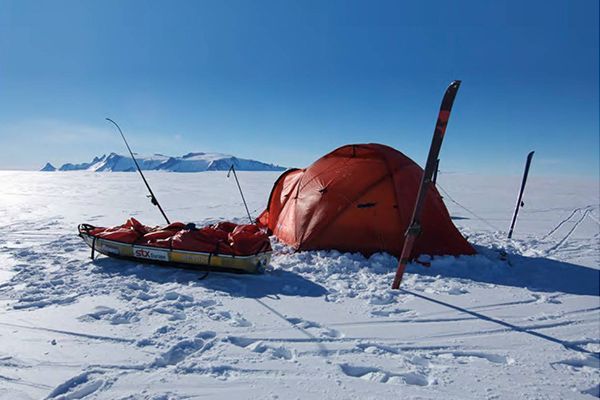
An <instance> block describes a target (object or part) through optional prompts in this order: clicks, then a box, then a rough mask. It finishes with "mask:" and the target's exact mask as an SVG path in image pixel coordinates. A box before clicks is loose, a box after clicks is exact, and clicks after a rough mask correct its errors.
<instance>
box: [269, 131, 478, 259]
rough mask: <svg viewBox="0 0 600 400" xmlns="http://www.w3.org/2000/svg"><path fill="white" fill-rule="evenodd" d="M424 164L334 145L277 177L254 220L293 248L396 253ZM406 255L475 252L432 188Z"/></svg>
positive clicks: (378, 149)
mask: <svg viewBox="0 0 600 400" xmlns="http://www.w3.org/2000/svg"><path fill="white" fill-rule="evenodd" d="M422 176H423V169H422V168H421V167H419V166H418V165H417V164H416V163H415V162H414V161H412V160H411V159H410V158H408V157H407V156H405V155H404V154H402V153H401V152H399V151H397V150H395V149H393V148H391V147H388V146H385V145H381V144H373V143H371V144H354V145H346V146H343V147H340V148H338V149H336V150H334V151H332V152H331V153H329V154H327V155H325V156H323V157H322V158H320V159H319V160H317V161H315V162H314V163H313V164H312V165H310V166H309V167H308V168H305V169H295V170H288V171H286V172H284V173H283V174H282V175H281V176H280V177H279V179H278V180H277V181H276V182H275V185H274V187H273V190H272V192H271V195H270V198H269V202H268V205H267V209H266V210H265V211H263V213H262V214H261V215H260V216H259V218H258V223H259V224H260V225H262V226H264V227H267V228H268V229H269V230H270V232H272V233H273V234H274V235H275V236H276V237H277V238H278V239H279V240H280V241H282V242H284V243H287V244H289V245H291V246H292V247H294V248H295V249H296V250H320V249H336V250H339V251H344V252H360V253H363V254H365V255H370V254H373V253H376V252H380V251H385V252H388V253H391V254H394V255H396V256H399V255H400V253H401V252H402V246H403V244H404V234H405V232H406V230H407V228H408V225H409V223H410V220H411V217H412V212H413V208H414V203H415V200H416V197H417V192H418V189H419V185H420V182H421V178H422ZM421 226H422V232H421V234H420V236H419V237H418V238H417V240H416V243H415V246H414V249H413V253H412V254H411V256H412V257H417V256H418V255H420V254H429V255H460V254H474V253H475V250H474V249H473V247H472V246H471V245H470V244H469V243H468V242H467V241H466V240H465V238H463V236H462V235H461V234H460V232H459V231H458V229H457V228H456V227H455V226H454V224H453V223H452V221H451V219H450V215H449V213H448V210H447V209H446V206H445V205H444V202H443V201H442V197H441V196H440V194H439V193H438V191H437V190H436V189H435V188H434V187H432V188H431V190H430V191H429V193H428V194H427V196H426V198H425V205H424V210H423V216H422V219H421Z"/></svg>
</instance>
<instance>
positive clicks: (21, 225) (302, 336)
mask: <svg viewBox="0 0 600 400" xmlns="http://www.w3.org/2000/svg"><path fill="white" fill-rule="evenodd" d="M277 176H278V173H269V172H262V173H253V172H241V173H239V177H240V181H241V184H242V187H243V188H244V190H245V195H246V198H247V199H248V202H249V207H250V209H251V210H252V211H253V215H254V216H256V215H257V213H258V212H259V211H260V210H261V209H262V208H263V207H264V206H265V203H266V201H267V198H268V195H269V191H270V189H271V185H272V183H273V182H274V180H275V179H276V178H277ZM147 178H148V180H149V182H150V184H151V185H152V187H153V189H154V191H155V193H156V195H157V196H158V199H159V200H160V201H161V203H162V205H163V207H164V208H165V210H166V211H167V213H168V215H169V216H170V217H171V218H172V219H173V220H182V221H186V222H188V221H191V222H196V223H199V224H203V223H209V222H213V221H216V220H220V219H232V218H234V219H235V218H237V219H238V220H239V221H243V220H244V217H243V216H244V214H245V211H244V208H243V206H242V204H241V200H240V199H239V196H238V193H237V187H236V185H235V182H234V181H233V180H232V179H227V178H226V174H225V173H224V172H207V173H203V174H173V173H165V172H149V173H148V174H147ZM0 181H1V182H2V185H1V188H2V189H0V218H1V220H2V225H0V398H6V399H40V398H47V399H81V398H85V399H129V400H132V399H190V398H227V399H250V398H251V399H277V398H278V399H324V398H327V399H350V398H353V399H354V398H356V399H384V398H389V399H392V398H393V399H397V398H408V399H412V398H414V399H417V398H418V399H438V398H444V399H498V398H501V399H513V398H518V399H567V398H568V399H579V398H581V399H586V398H587V399H592V398H594V397H597V396H598V392H599V388H600V386H599V385H600V372H599V371H600V366H599V361H598V354H599V352H600V301H599V299H600V297H599V288H598V287H599V271H598V268H599V264H600V249H599V246H600V243H599V241H600V233H599V219H600V212H599V208H598V200H599V199H598V195H599V188H598V182H590V181H587V182H586V181H581V182H577V181H573V180H565V179H563V180H560V179H550V178H538V177H536V176H535V174H532V176H531V177H530V182H529V184H528V187H527V191H526V194H525V198H524V200H525V207H524V208H523V209H522V210H521V215H520V218H519V220H518V222H517V226H516V229H515V234H514V238H513V240H507V239H505V237H506V230H507V228H508V224H509V221H510V217H511V215H512V211H513V207H514V202H515V197H516V190H517V189H518V186H519V184H520V177H511V178H508V177H507V178H497V177H481V176H475V175H473V176H466V175H452V174H443V175H441V176H440V184H441V186H442V187H443V188H444V189H445V190H446V191H447V194H446V195H445V201H446V204H447V205H448V207H449V209H450V211H451V214H452V216H453V219H454V221H455V223H456V224H457V226H459V228H460V229H461V230H462V232H463V233H464V234H465V235H467V236H468V237H469V240H470V241H471V242H472V243H474V244H476V245H477V249H478V251H479V254H478V255H475V256H470V257H459V258H452V257H435V258H434V259H433V260H431V267H429V268H425V267H423V266H421V265H417V264H411V265H410V266H409V268H408V271H407V274H406V275H405V280H404V282H403V286H402V287H403V289H402V290H400V291H393V290H390V288H389V287H390V284H391V282H392V278H393V274H394V270H395V267H396V259H395V258H394V257H392V256H390V255H387V254H376V255H374V256H372V257H370V258H365V257H363V256H361V255H359V254H340V253H339V252H336V251H316V252H302V253H293V252H292V251H291V250H290V249H289V248H287V247H285V246H283V245H281V244H278V243H276V242H274V247H275V254H274V257H273V261H272V264H271V265H270V266H269V267H268V269H267V270H266V271H265V272H264V273H263V274H260V275H229V274H218V273H212V274H210V275H209V276H208V278H206V279H205V280H198V274H197V273H194V272H192V271H184V270H175V269H168V268H162V267H156V266H149V265H142V264H139V265H138V264H136V263H131V262H123V261H118V260H113V259H109V258H107V257H103V256H100V257H98V258H97V259H96V260H95V261H93V262H92V261H91V260H90V259H89V249H88V248H87V247H86V246H85V245H84V243H83V241H82V240H81V239H80V238H78V237H77V236H76V225H77V224H78V223H81V222H88V223H92V224H96V225H112V224H119V223H122V222H123V221H124V220H125V219H126V218H127V217H128V216H130V215H133V216H135V217H136V218H138V219H140V220H141V221H143V222H144V223H147V224H160V223H162V221H161V217H160V214H159V212H158V211H157V210H156V209H155V208H154V207H153V206H152V205H151V204H150V202H149V201H148V199H147V198H146V197H145V195H146V193H145V192H144V186H143V183H142V182H141V181H140V180H139V177H138V176H137V175H134V174H127V173H113V174H95V173H93V172H69V173H63V172H55V173H52V174H48V173H42V172H0ZM454 201H456V202H457V203H455V202H454ZM459 204H460V205H459ZM462 207H466V209H468V210H470V211H467V210H466V209H465V208H462ZM472 213H474V214H476V215H477V216H479V217H482V218H483V219H479V218H478V217H475V216H474V215H473V214H472ZM500 249H506V250H507V251H508V253H509V261H510V265H509V264H508V263H506V262H503V261H501V260H499V258H498V252H497V250H500Z"/></svg>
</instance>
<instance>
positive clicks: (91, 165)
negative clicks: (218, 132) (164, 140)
mask: <svg viewBox="0 0 600 400" xmlns="http://www.w3.org/2000/svg"><path fill="white" fill-rule="evenodd" d="M135 158H136V160H137V162H138V164H139V165H140V168H141V169H142V170H155V171H171V172H202V171H226V170H228V169H229V168H230V167H231V166H232V165H233V166H235V168H236V169H237V170H239V171H283V170H285V168H284V167H281V166H279V165H274V164H267V163H264V162H260V161H256V160H248V159H244V158H237V157H234V156H231V155H228V154H221V153H200V152H198V153H188V154H185V155H183V156H181V157H171V156H165V155H163V154H154V155H151V156H143V155H138V154H136V155H135ZM41 170H42V171H54V170H55V169H54V167H53V166H52V165H51V164H50V163H47V164H46V166H44V168H42V169H41ZM58 170H59V171H82V170H85V171H96V172H117V171H118V172H130V171H135V170H136V168H135V164H134V162H133V159H132V158H131V157H130V156H126V155H121V154H116V153H110V154H109V155H108V156H106V155H102V156H101V157H94V159H93V160H92V161H91V162H86V163H81V164H71V163H67V164H63V165H62V166H61V167H60V168H58Z"/></svg>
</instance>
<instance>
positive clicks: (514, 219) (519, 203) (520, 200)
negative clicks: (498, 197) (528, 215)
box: [508, 151, 535, 239]
mask: <svg viewBox="0 0 600 400" xmlns="http://www.w3.org/2000/svg"><path fill="white" fill-rule="evenodd" d="M533 153H535V151H530V152H529V154H528V155H527V161H526V162H525V171H524V172H523V180H522V181H521V190H519V197H518V198H517V206H516V207H515V213H514V214H513V217H512V222H511V223H510V230H509V231H508V238H509V239H510V238H511V237H512V234H513V229H515V222H517V214H519V209H520V208H521V207H523V206H524V205H525V203H523V192H524V191H525V184H526V183H527V175H529V167H530V166H531V159H532V158H533Z"/></svg>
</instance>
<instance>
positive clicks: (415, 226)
mask: <svg viewBox="0 0 600 400" xmlns="http://www.w3.org/2000/svg"><path fill="white" fill-rule="evenodd" d="M459 87H460V81H454V82H452V83H451V84H450V86H448V88H447V89H446V93H445V94H444V98H443V100H442V105H441V106H440V112H439V114H438V119H437V123H436V125H435V130H434V132H433V138H432V140H431V146H430V148H429V155H428V156H427V164H425V171H424V172H423V178H422V179H421V185H420V186H419V192H418V194H417V199H416V202H415V208H414V209H413V215H412V218H411V223H410V225H409V226H408V230H407V231H406V234H405V236H404V246H403V248H402V254H401V255H400V259H399V261H398V269H397V270H396V276H395V277H394V283H393V284H392V289H398V288H399V287H400V282H402V276H403V275H404V270H405V269H406V265H407V264H408V263H409V262H410V260H411V259H410V255H411V253H412V250H413V246H414V244H415V240H416V239H417V237H418V236H419V234H420V233H421V214H422V211H423V205H424V204H425V197H426V195H427V192H428V191H429V187H430V186H431V183H432V177H433V174H434V172H435V169H436V166H437V160H438V156H439V154H440V149H441V147H442V140H443V139H444V133H445V132H446V126H447V125H448V119H449V118H450V111H451V110H452V104H454V98H455V97H456V93H457V92H458V88H459Z"/></svg>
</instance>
